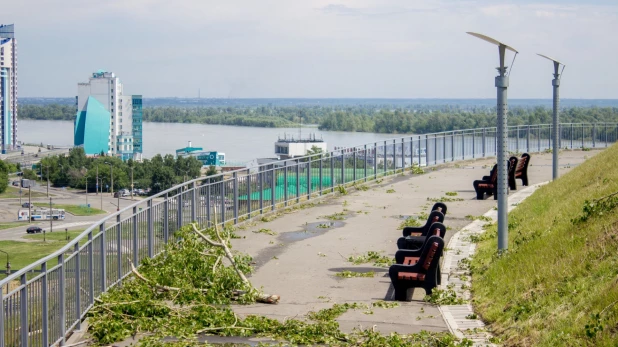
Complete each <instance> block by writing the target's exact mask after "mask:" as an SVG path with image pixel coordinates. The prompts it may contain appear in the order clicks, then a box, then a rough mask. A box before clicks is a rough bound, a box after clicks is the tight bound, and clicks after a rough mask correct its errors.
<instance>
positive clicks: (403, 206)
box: [232, 150, 599, 334]
mask: <svg viewBox="0 0 618 347" xmlns="http://www.w3.org/2000/svg"><path fill="white" fill-rule="evenodd" d="M596 153H599V150H593V151H563V152H561V153H560V164H561V165H560V174H565V173H566V172H568V171H569V170H570V169H572V168H574V167H575V166H577V165H579V164H581V163H582V162H584V161H585V160H586V159H587V158H590V157H592V156H593V155H595V154H596ZM551 160H552V155H551V153H543V154H532V158H531V164H530V166H529V168H528V172H529V178H530V185H534V184H538V183H541V182H546V181H551V172H552V165H551V164H552V162H551ZM494 163H495V159H480V160H472V161H466V162H457V163H452V164H445V165H443V166H441V167H437V168H435V169H433V168H429V169H426V173H425V174H422V175H411V174H410V173H409V172H406V173H405V175H403V176H402V175H397V176H393V177H392V178H386V179H384V180H383V181H382V182H381V183H379V184H374V183H369V184H368V187H369V189H368V190H366V191H361V190H354V189H350V190H349V191H348V194H347V195H339V196H333V197H327V198H325V199H321V200H316V202H318V201H319V202H321V203H320V204H318V205H317V206H315V207H312V208H308V209H301V210H297V211H294V212H290V213H288V214H285V215H283V216H281V217H279V218H277V219H275V220H273V221H271V222H258V223H257V224H251V223H249V224H248V227H247V228H246V229H245V230H239V231H237V234H238V235H240V236H241V239H233V240H232V243H233V246H234V248H235V249H236V250H239V251H242V252H246V253H248V254H250V255H251V256H253V257H254V259H255V262H256V264H255V266H256V272H255V273H254V274H252V275H251V278H250V280H251V281H252V282H253V284H254V285H255V286H256V287H258V288H259V287H263V290H264V291H265V292H267V293H272V294H279V295H281V302H280V304H279V305H264V304H255V305H249V306H237V307H235V308H234V309H235V311H237V312H238V313H239V314H243V315H244V314H259V315H265V316H268V317H271V318H276V319H280V320H283V319H285V318H286V317H287V318H302V317H303V315H305V314H306V313H307V312H309V311H315V310H319V309H323V308H328V307H331V306H332V305H333V304H334V303H346V302H348V303H352V302H357V303H365V304H369V305H370V304H371V303H372V302H375V301H377V300H392V299H393V296H394V293H393V290H392V287H391V284H390V279H389V277H388V269H387V268H381V267H375V266H373V264H372V263H368V264H364V265H354V264H352V263H350V262H348V261H347V258H348V257H349V256H358V255H362V254H366V252H368V251H378V252H380V253H381V254H383V255H386V256H389V257H393V256H394V254H395V252H396V251H397V246H396V244H395V242H396V240H397V238H398V237H400V236H401V230H400V228H399V224H400V223H401V222H402V220H403V219H402V216H414V215H418V214H419V213H421V212H423V211H424V212H428V209H429V208H431V206H432V205H433V202H432V201H428V199H437V198H441V197H447V198H455V199H457V198H459V199H463V200H462V201H451V202H446V204H447V206H448V213H447V215H446V218H445V225H446V226H447V227H448V231H447V235H446V240H445V241H446V242H447V243H448V240H449V239H450V238H451V237H452V235H453V234H454V233H455V232H457V231H459V230H460V229H462V228H463V227H465V226H466V225H468V224H470V223H471V221H470V220H469V219H467V218H466V216H468V215H472V216H479V215H483V214H485V213H487V212H488V211H491V210H493V208H494V206H496V201H495V200H493V198H490V199H488V200H483V201H478V200H476V197H475V192H474V189H473V187H472V181H473V180H475V179H479V178H480V177H482V176H484V175H487V174H488V172H489V170H490V169H491V166H493V164H494ZM522 188H524V187H521V181H520V180H518V191H520V190H522ZM393 191H394V192H393ZM446 192H456V193H457V195H456V196H446V195H445V193H446ZM513 193H514V192H513ZM511 194H512V193H511ZM341 212H344V213H345V219H344V220H335V221H331V220H329V219H327V218H325V216H328V215H333V214H335V213H341ZM330 222H333V223H334V225H333V226H331V227H329V228H319V227H317V225H318V224H328V223H330ZM423 223H424V221H423ZM260 229H270V230H272V231H273V232H276V233H277V234H276V235H268V234H267V233H264V232H259V230H260ZM243 236H246V238H242V237H243ZM344 270H349V271H353V272H369V271H374V272H375V276H374V277H359V278H340V277H336V276H335V275H336V274H337V273H338V272H341V271H344ZM443 282H444V281H443ZM424 295H425V293H424V290H422V289H417V290H415V291H414V293H413V295H412V301H411V302H402V303H400V304H401V305H400V306H399V307H396V308H390V309H384V308H379V307H376V308H374V309H373V314H366V313H365V312H364V311H365V310H350V311H348V312H347V313H345V314H344V315H342V316H341V317H340V318H339V319H338V321H339V323H340V325H341V328H342V330H344V331H347V332H349V331H351V330H352V329H353V328H354V327H372V326H375V329H376V330H379V331H380V332H382V333H389V332H397V333H402V334H405V333H414V332H419V331H421V330H430V331H448V327H447V324H446V322H445V320H444V318H443V317H442V315H441V312H440V310H439V309H438V307H436V306H434V305H431V304H428V303H425V302H423V301H422V299H423V297H424Z"/></svg>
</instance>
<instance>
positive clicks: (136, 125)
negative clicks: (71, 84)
mask: <svg viewBox="0 0 618 347" xmlns="http://www.w3.org/2000/svg"><path fill="white" fill-rule="evenodd" d="M77 91H78V95H77V97H76V106H77V114H76V117H75V128H74V130H75V133H74V145H75V146H83V147H84V151H85V152H86V154H87V155H97V154H101V153H104V154H106V155H110V156H116V157H119V158H122V160H128V159H131V158H132V159H138V160H141V155H142V149H143V148H142V97H141V95H125V94H124V93H123V85H122V83H121V82H120V79H119V78H118V77H116V75H115V74H114V73H113V72H107V71H104V70H98V71H97V72H95V73H93V74H92V76H91V77H90V79H89V81H88V82H87V83H78V84H77ZM136 141H137V142H136ZM136 143H137V146H136Z"/></svg>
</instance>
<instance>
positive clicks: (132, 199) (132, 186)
mask: <svg viewBox="0 0 618 347" xmlns="http://www.w3.org/2000/svg"><path fill="white" fill-rule="evenodd" d="M131 201H133V166H131Z"/></svg>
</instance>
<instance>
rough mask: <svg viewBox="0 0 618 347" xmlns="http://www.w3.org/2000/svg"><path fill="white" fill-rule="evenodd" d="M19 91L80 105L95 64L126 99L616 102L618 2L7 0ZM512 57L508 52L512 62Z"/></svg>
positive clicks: (3, 7)
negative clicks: (502, 87) (504, 76)
mask: <svg viewBox="0 0 618 347" xmlns="http://www.w3.org/2000/svg"><path fill="white" fill-rule="evenodd" d="M12 23H15V29H16V37H17V44H18V88H19V91H18V95H19V96H23V97H73V96H75V95H76V93H77V83H78V82H87V81H88V77H89V76H90V74H91V73H92V72H94V71H96V70H98V69H105V70H107V71H113V72H115V73H116V74H117V76H119V77H120V78H121V80H122V82H123V83H124V88H125V92H128V93H132V94H142V95H144V97H147V98H148V97H197V96H198V91H199V94H200V95H201V97H202V98H494V97H495V95H496V89H495V85H494V77H495V75H496V70H495V67H496V66H498V49H497V47H496V46H493V45H491V44H489V43H487V42H484V41H481V40H479V39H477V38H475V37H472V36H470V35H467V34H466V32H468V31H473V32H480V33H483V34H485V35H488V36H491V37H493V38H495V39H497V40H499V41H501V42H504V43H506V44H508V45H510V46H512V47H514V48H515V49H517V50H518V51H519V52H520V53H519V54H518V55H517V56H516V59H515V62H514V65H513V67H512V70H511V74H510V87H509V89H508V93H509V94H508V95H509V97H510V98H551V96H552V87H551V79H552V73H553V65H552V63H551V62H550V61H548V60H545V59H543V58H541V57H539V56H537V55H536V53H542V54H545V55H548V56H551V57H554V58H556V59H558V60H560V61H562V62H564V63H565V64H566V65H567V66H566V68H565V70H564V75H563V78H562V83H561V88H560V93H561V97H563V98H588V99H613V98H618V85H617V83H616V81H618V68H616V66H615V63H616V57H617V56H618V35H617V34H616V33H618V1H615V0H611V1H610V0H591V1H575V0H537V1H533V0H524V1H500V0H493V1H491V0H478V1H466V0H443V1H439V0H438V1H436V0H431V1H430V0H354V1H346V0H342V1H335V0H226V1H221V0H216V1H214V0H174V1H170V0H96V1H95V0H6V1H3V2H2V3H0V24H12ZM512 59H513V54H509V55H508V56H507V59H506V60H507V65H511V62H512Z"/></svg>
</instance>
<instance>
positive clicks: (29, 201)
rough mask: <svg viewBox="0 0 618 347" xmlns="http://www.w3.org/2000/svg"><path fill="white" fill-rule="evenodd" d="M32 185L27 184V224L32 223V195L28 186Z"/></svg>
mask: <svg viewBox="0 0 618 347" xmlns="http://www.w3.org/2000/svg"><path fill="white" fill-rule="evenodd" d="M31 185H32V183H29V184H28V224H30V222H31V221H32V202H31V201H32V193H31V191H30V186H31Z"/></svg>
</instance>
